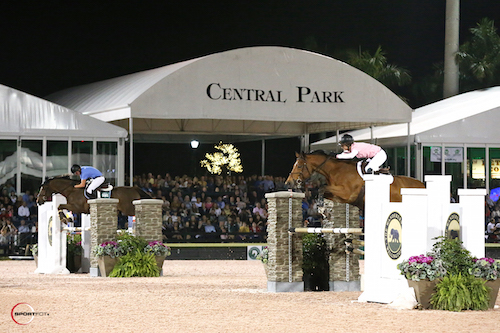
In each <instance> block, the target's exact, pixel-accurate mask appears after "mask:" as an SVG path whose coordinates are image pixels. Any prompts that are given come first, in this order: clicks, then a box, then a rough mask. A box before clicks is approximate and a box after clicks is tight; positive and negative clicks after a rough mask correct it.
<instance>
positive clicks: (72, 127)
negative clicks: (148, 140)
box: [0, 85, 127, 138]
mask: <svg viewBox="0 0 500 333" xmlns="http://www.w3.org/2000/svg"><path fill="white" fill-rule="evenodd" d="M0 123H2V124H5V126H3V127H2V131H1V133H0V136H3V137H7V136H11V137H12V136H15V137H18V136H21V137H23V136H49V137H70V136H72V137H99V138H125V137H127V131H126V130H124V129H123V128H120V127H118V126H113V125H111V124H107V123H105V122H102V121H100V120H97V119H94V118H92V117H89V116H86V115H83V114H81V113H79V112H75V111H73V110H70V109H68V108H65V107H63V106H60V105H57V104H54V103H51V102H48V101H46V100H43V99H41V98H38V97H35V96H32V95H29V94H27V93H24V92H21V91H19V90H16V89H13V88H10V87H7V86H4V85H0Z"/></svg>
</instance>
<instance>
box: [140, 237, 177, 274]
mask: <svg viewBox="0 0 500 333" xmlns="http://www.w3.org/2000/svg"><path fill="white" fill-rule="evenodd" d="M144 253H150V254H153V255H154V256H155V259H156V264H157V265H158V269H159V270H160V272H161V270H162V267H163V262H164V261H165V258H166V257H168V256H169V255H170V254H171V252H170V248H169V247H168V246H167V245H165V244H163V243H162V242H160V241H154V242H149V243H148V245H146V247H145V248H144Z"/></svg>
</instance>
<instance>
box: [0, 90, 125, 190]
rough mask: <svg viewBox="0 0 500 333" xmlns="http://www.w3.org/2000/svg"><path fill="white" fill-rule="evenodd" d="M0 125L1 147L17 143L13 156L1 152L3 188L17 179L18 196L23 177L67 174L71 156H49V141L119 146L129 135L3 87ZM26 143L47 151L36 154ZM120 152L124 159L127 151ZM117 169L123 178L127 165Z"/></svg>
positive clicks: (0, 103)
mask: <svg viewBox="0 0 500 333" xmlns="http://www.w3.org/2000/svg"><path fill="white" fill-rule="evenodd" d="M0 122H1V123H2V124H4V126H3V128H2V131H1V132H0V145H1V144H2V141H3V142H8V141H15V142H17V150H15V151H14V152H12V154H6V155H4V153H5V152H4V151H3V150H2V152H1V153H2V157H3V159H2V160H0V184H3V183H5V182H6V181H7V180H8V179H11V178H12V177H13V176H16V177H17V180H16V184H17V189H16V191H17V192H20V191H21V174H24V175H29V176H33V177H36V178H42V179H43V178H44V177H46V176H54V175H60V174H62V173H67V172H68V164H69V160H70V156H66V157H64V156H47V149H46V144H47V141H48V140H54V141H68V142H71V141H72V140H85V141H93V142H97V141H103V142H112V141H114V142H118V141H119V140H120V139H122V140H121V141H123V139H125V138H126V137H127V135H128V133H127V131H126V130H124V129H123V128H120V127H118V126H115V125H111V124H107V123H105V122H103V121H100V120H98V119H94V118H92V117H89V116H86V115H83V114H81V113H79V112H76V111H72V110H70V109H68V108H65V107H63V106H60V105H57V104H54V103H52V102H49V101H46V100H43V99H41V98H38V97H35V96H32V95H29V94H26V93H24V92H21V91H19V90H16V89H13V88H10V87H6V86H4V85H0ZM23 141H36V142H39V143H40V146H41V147H44V148H42V151H40V152H34V151H31V150H29V149H27V148H24V147H22V144H23ZM122 146H123V142H122ZM120 150H121V154H122V155H123V154H124V148H123V147H122V148H121V149H120ZM118 159H120V158H118ZM121 159H122V160H123V156H122V157H121ZM117 169H118V170H117V173H118V176H120V174H121V178H123V174H124V164H123V163H121V165H120V166H119V167H118V168H117Z"/></svg>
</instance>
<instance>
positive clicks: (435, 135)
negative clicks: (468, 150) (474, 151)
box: [311, 87, 500, 150]
mask: <svg viewBox="0 0 500 333" xmlns="http://www.w3.org/2000/svg"><path fill="white" fill-rule="evenodd" d="M498 123H500V87H493V88H487V89H481V90H476V91H471V92H467V93H463V94H460V95H457V96H453V97H449V98H447V99H444V100H441V101H438V102H435V103H432V104H429V105H426V106H423V107H420V108H418V109H416V110H415V111H414V112H413V116H412V121H411V122H410V137H409V139H410V141H412V142H422V143H466V144H474V143H480V144H486V143H497V144H498V143H500V132H499V131H498V125H497V124H498ZM349 133H350V134H351V135H352V136H353V137H354V139H355V140H358V141H370V140H371V139H372V138H373V139H376V140H377V143H379V144H381V145H385V146H404V145H406V143H407V140H408V137H407V134H408V126H407V125H406V124H396V125H388V126H381V127H374V128H373V129H370V128H364V129H359V130H355V131H352V132H349ZM336 142H337V138H336V137H335V136H333V137H330V138H327V139H324V140H320V141H317V142H314V143H312V144H311V147H313V149H325V150H334V149H335V147H336V146H337V144H336Z"/></svg>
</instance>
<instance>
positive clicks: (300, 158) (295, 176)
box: [285, 152, 312, 188]
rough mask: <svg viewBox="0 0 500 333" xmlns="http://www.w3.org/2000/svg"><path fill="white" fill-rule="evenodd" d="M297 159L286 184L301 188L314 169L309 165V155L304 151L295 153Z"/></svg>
mask: <svg viewBox="0 0 500 333" xmlns="http://www.w3.org/2000/svg"><path fill="white" fill-rule="evenodd" d="M295 156H296V157H297V159H296V160H295V163H294V165H293V168H292V171H291V172H290V175H288V178H287V179H286V182H285V184H286V185H288V186H289V187H291V188H301V187H302V184H303V183H304V181H305V180H306V179H309V178H310V177H311V174H312V170H311V169H310V168H309V166H308V165H307V155H306V154H304V153H303V152H302V153H300V154H299V153H295Z"/></svg>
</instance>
